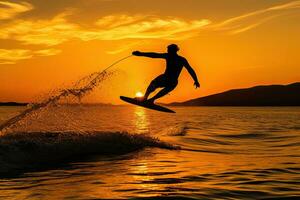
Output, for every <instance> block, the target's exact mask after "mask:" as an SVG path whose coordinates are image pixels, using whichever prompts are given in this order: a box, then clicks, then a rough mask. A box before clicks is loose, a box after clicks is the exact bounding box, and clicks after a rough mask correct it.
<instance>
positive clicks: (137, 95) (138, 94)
mask: <svg viewBox="0 0 300 200" xmlns="http://www.w3.org/2000/svg"><path fill="white" fill-rule="evenodd" d="M135 96H136V97H143V96H144V94H143V93H142V92H137V93H135Z"/></svg>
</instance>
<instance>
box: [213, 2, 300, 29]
mask: <svg viewBox="0 0 300 200" xmlns="http://www.w3.org/2000/svg"><path fill="white" fill-rule="evenodd" d="M299 8H300V1H292V2H289V3H285V4H281V5H276V6H272V7H269V8H265V9H261V10H256V11H253V12H249V13H246V14H243V15H240V16H237V17H233V18H230V19H227V20H225V21H223V22H221V23H217V24H213V25H211V26H210V28H212V29H213V30H218V31H228V32H229V33H231V34H238V33H242V32H245V31H248V30H251V29H253V28H255V27H257V26H259V25H261V24H263V23H265V22H267V21H269V20H271V19H274V18H275V17H279V16H281V15H282V13H283V12H284V11H290V10H295V9H299Z"/></svg>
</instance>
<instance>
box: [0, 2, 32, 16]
mask: <svg viewBox="0 0 300 200" xmlns="http://www.w3.org/2000/svg"><path fill="white" fill-rule="evenodd" d="M32 9H33V6H32V5H31V4H29V3H26V2H21V3H13V2H9V1H0V19H10V18H13V17H14V16H16V15H17V14H20V13H23V12H27V11H29V10H32Z"/></svg>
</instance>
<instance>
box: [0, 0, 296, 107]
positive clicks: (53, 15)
mask: <svg viewBox="0 0 300 200" xmlns="http://www.w3.org/2000/svg"><path fill="white" fill-rule="evenodd" d="M299 36H300V1H292V0H184V1H183V0H59V1H54V0H24V1H7V0H5V1H3V0H0V94H1V95H0V101H35V100H36V99H37V98H38V97H39V96H40V95H41V94H45V93H47V92H48V91H51V90H53V89H57V88H61V87H65V86H66V85H67V86H68V85H70V84H71V83H72V82H74V81H76V80H77V79H79V78H81V77H83V76H85V75H88V74H90V73H93V72H96V71H101V69H104V68H106V67H107V66H108V65H110V64H111V63H113V62H114V61H116V60H118V59H121V58H123V57H125V56H127V55H130V54H131V52H132V51H134V50H140V51H155V52H164V51H166V46H167V45H168V44H171V43H176V44H178V45H179V47H180V49H181V50H180V51H179V54H180V55H182V56H184V57H186V58H187V59H188V60H189V63H190V64H191V66H192V67H193V68H194V69H195V71H196V73H197V74H198V78H199V81H200V83H201V88H200V89H197V90H196V89H194V87H193V80H192V79H191V77H190V76H189V75H188V73H187V71H186V70H183V73H182V74H181V77H180V80H179V84H178V87H177V88H176V89H175V90H174V91H173V92H172V93H171V95H168V96H167V97H164V98H163V99H162V100H161V101H162V102H171V101H184V100H188V99H191V98H196V97H200V96H205V95H208V94H213V93H216V92H222V91H224V90H228V89H231V88H243V87H250V86H254V85H258V84H288V83H292V82H296V81H300V65H299V64H300V56H299V52H300V37H299ZM164 67H165V63H164V61H163V60H160V59H150V58H144V57H130V58H129V59H128V60H126V61H123V62H122V63H120V64H119V65H118V66H115V68H114V69H115V70H116V72H117V73H116V75H115V76H113V77H111V78H110V79H109V80H108V81H106V82H105V83H104V84H103V85H100V87H101V86H102V88H101V89H96V90H95V91H94V92H93V93H92V94H90V95H89V96H88V97H86V98H87V99H88V100H89V101H91V102H112V103H120V101H119V100H118V98H119V96H120V95H127V96H134V95H135V93H136V92H138V91H142V92H144V90H145V89H146V87H147V85H148V84H149V82H150V81H151V80H152V79H153V78H155V77H156V76H157V75H159V74H160V73H162V72H163V71H164Z"/></svg>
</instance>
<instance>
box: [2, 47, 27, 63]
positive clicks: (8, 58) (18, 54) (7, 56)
mask: <svg viewBox="0 0 300 200" xmlns="http://www.w3.org/2000/svg"><path fill="white" fill-rule="evenodd" d="M29 58H32V54H31V50H26V49H0V64H14V63H16V61H18V60H24V59H29Z"/></svg>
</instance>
